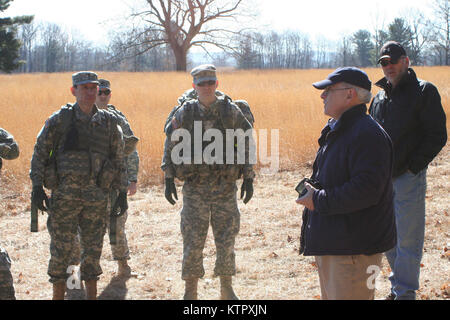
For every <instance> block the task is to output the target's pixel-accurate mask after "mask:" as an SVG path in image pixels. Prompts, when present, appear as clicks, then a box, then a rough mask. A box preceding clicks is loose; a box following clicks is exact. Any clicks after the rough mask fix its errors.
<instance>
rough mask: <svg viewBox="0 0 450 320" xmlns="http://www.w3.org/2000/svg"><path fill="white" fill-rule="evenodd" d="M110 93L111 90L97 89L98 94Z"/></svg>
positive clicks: (107, 94)
mask: <svg viewBox="0 0 450 320" xmlns="http://www.w3.org/2000/svg"><path fill="white" fill-rule="evenodd" d="M110 93H111V90H99V91H98V95H99V96H101V95H102V94H104V95H105V96H109V94H110Z"/></svg>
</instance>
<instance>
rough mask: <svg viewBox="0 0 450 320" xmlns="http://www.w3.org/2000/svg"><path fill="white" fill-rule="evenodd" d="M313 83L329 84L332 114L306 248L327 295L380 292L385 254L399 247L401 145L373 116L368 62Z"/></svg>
mask: <svg viewBox="0 0 450 320" xmlns="http://www.w3.org/2000/svg"><path fill="white" fill-rule="evenodd" d="M313 86H314V87H315V88H317V89H321V90H324V91H323V92H322V94H321V98H322V99H323V101H324V113H325V114H326V115H328V116H330V117H332V118H331V119H330V120H329V121H328V124H327V125H326V126H325V128H324V129H323V130H322V134H321V136H320V139H319V146H320V147H319V150H318V152H317V156H316V159H315V162H314V166H313V174H312V176H311V179H312V180H314V181H316V182H318V184H319V185H320V188H319V189H316V188H314V187H312V186H311V185H309V184H307V185H306V188H307V190H308V192H307V193H306V194H305V195H304V196H302V197H299V198H298V199H297V203H298V204H302V205H304V206H305V211H304V213H303V225H302V235H301V246H300V253H303V254H304V255H305V256H310V255H313V256H315V257H316V263H317V266H318V269H319V278H320V286H321V291H322V299H333V300H334V299H339V300H340V299H373V298H374V294H375V282H374V281H375V278H376V276H377V275H378V273H379V271H380V268H381V260H382V253H383V252H386V251H387V250H389V249H391V248H393V247H394V246H395V241H396V229H395V218H394V207H393V197H394V195H393V187H392V179H391V176H392V169H393V149H392V143H391V140H390V138H389V136H388V135H387V133H386V132H385V131H384V130H383V129H382V128H381V127H380V126H379V125H378V124H377V122H376V121H374V120H373V119H372V118H371V117H370V116H369V115H367V114H366V113H367V108H366V103H368V102H370V99H371V93H370V89H371V82H370V80H369V78H368V77H367V74H366V73H365V72H363V71H362V70H360V69H357V68H352V67H346V68H340V69H337V70H335V71H334V72H333V73H331V74H330V75H329V76H328V78H327V79H326V80H323V81H320V82H316V83H314V84H313Z"/></svg>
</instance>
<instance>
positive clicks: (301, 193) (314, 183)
mask: <svg viewBox="0 0 450 320" xmlns="http://www.w3.org/2000/svg"><path fill="white" fill-rule="evenodd" d="M305 183H309V184H310V185H312V186H313V187H314V188H316V189H322V187H321V186H320V183H319V182H317V181H315V180H312V179H309V178H304V179H303V180H302V181H300V182H299V184H298V185H297V186H296V187H295V191H297V192H298V197H299V198H301V197H303V196H304V195H305V194H306V193H307V192H308V190H307V189H306V186H305Z"/></svg>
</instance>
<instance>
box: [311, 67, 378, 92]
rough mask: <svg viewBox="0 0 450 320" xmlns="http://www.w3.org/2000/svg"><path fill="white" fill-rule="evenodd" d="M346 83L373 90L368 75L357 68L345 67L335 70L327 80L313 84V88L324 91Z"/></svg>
mask: <svg viewBox="0 0 450 320" xmlns="http://www.w3.org/2000/svg"><path fill="white" fill-rule="evenodd" d="M339 82H346V83H349V84H353V85H355V86H357V87H360V88H364V89H367V90H369V91H370V90H371V89H372V82H371V81H370V80H369V77H368V76H367V73H365V72H364V71H362V70H361V69H358V68H355V67H344V68H338V69H336V70H334V71H333V72H332V73H330V74H329V75H328V77H327V78H326V79H325V80H322V81H319V82H315V83H313V87H314V88H316V89H320V90H323V89H325V88H326V87H329V86H331V85H333V84H336V83H339Z"/></svg>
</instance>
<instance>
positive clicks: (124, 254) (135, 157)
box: [71, 104, 139, 265]
mask: <svg viewBox="0 0 450 320" xmlns="http://www.w3.org/2000/svg"><path fill="white" fill-rule="evenodd" d="M107 110H108V111H110V112H111V113H113V114H114V115H115V116H116V117H117V119H118V123H119V125H120V127H121V128H122V131H123V135H124V136H128V137H134V133H133V131H132V130H131V127H130V124H129V123H128V120H127V118H126V117H125V115H124V114H123V113H122V112H120V111H119V110H117V109H116V107H115V106H113V105H111V104H109V105H108V108H107ZM125 153H126V154H127V153H128V152H125ZM125 162H126V168H127V179H128V183H130V182H137V176H138V172H139V154H138V152H137V150H136V149H134V151H132V153H131V154H130V155H128V156H127V157H126V161H125ZM117 195H118V193H117V190H110V192H109V199H108V200H109V201H108V207H107V212H108V213H109V212H111V208H112V206H113V205H114V203H115V201H116V200H117ZM127 218H128V212H125V213H124V214H123V215H121V216H120V217H117V218H116V244H115V245H113V244H112V245H111V251H112V255H113V258H114V260H123V259H130V250H129V248H128V241H127V236H126V234H125V223H126V221H127ZM110 222H111V220H110V219H107V230H110V229H109V227H110V225H109V224H110ZM110 236H111V234H110ZM80 253H81V251H80V242H79V235H77V237H75V243H74V251H73V257H72V260H71V264H73V265H78V264H79V257H80Z"/></svg>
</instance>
